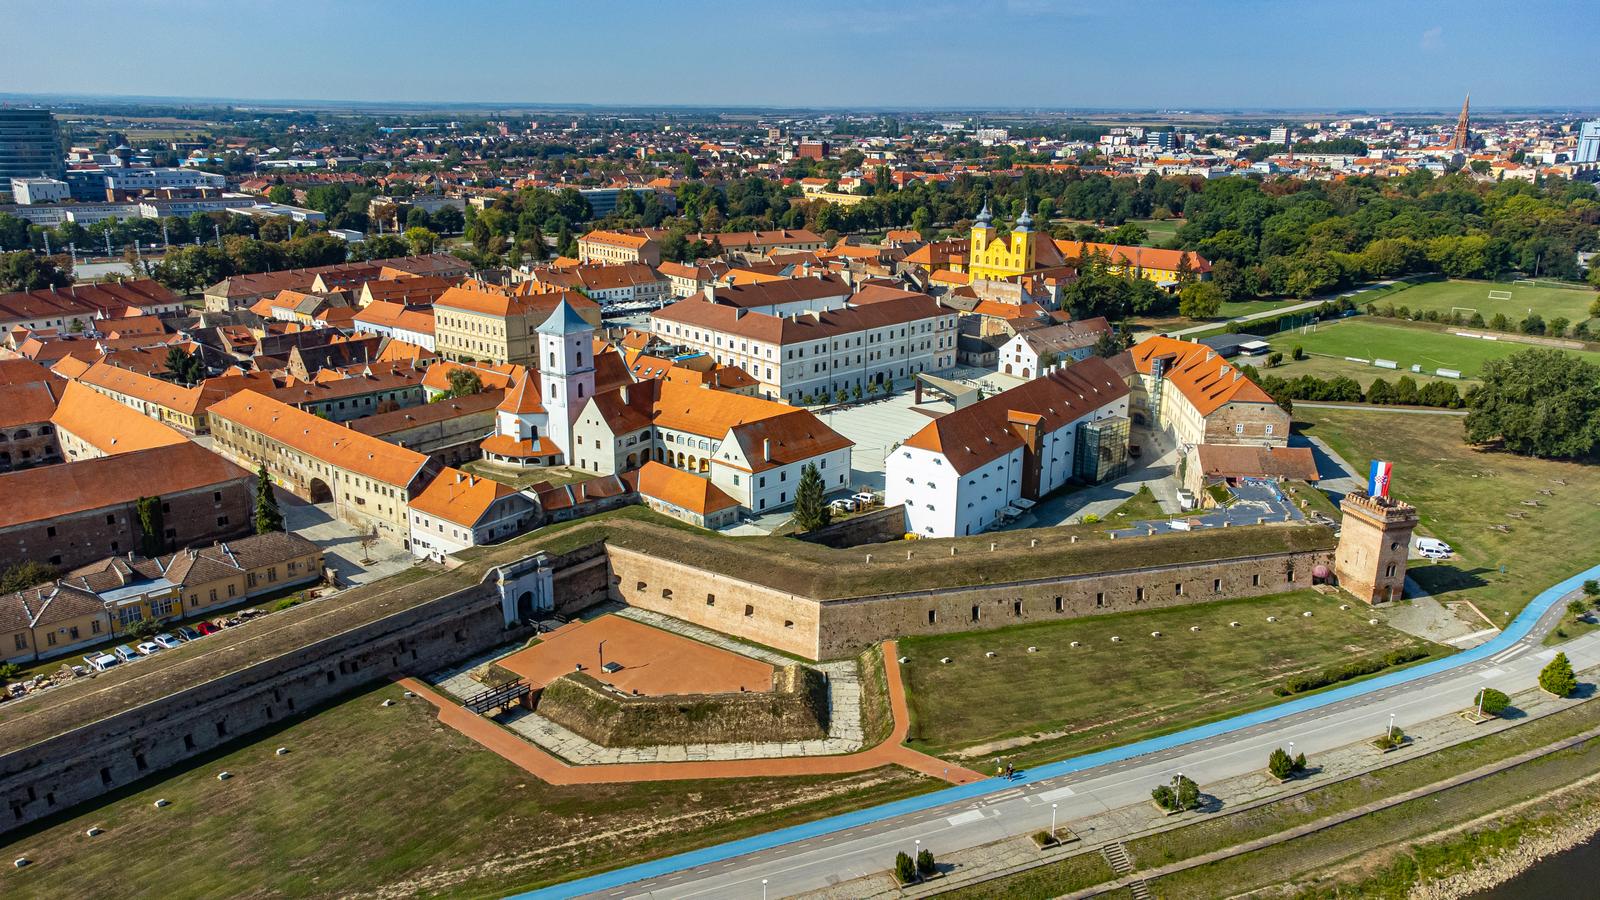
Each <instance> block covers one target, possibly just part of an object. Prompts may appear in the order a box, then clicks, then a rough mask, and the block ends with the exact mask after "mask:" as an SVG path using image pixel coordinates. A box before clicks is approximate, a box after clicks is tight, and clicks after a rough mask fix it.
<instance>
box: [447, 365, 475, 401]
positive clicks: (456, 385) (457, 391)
mask: <svg viewBox="0 0 1600 900" xmlns="http://www.w3.org/2000/svg"><path fill="white" fill-rule="evenodd" d="M445 377H446V378H447V379H448V380H449V382H450V390H449V391H447V392H446V395H447V396H450V397H467V396H470V395H472V394H476V393H478V392H479V391H482V390H483V379H481V378H479V377H478V373H477V372H474V371H472V370H471V369H459V368H458V369H451V370H450V373H449V374H448V375H446V376H445Z"/></svg>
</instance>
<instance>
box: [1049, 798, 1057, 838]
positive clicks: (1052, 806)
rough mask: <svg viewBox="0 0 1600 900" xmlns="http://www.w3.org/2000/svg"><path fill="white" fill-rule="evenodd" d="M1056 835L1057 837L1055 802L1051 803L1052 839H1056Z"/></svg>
mask: <svg viewBox="0 0 1600 900" xmlns="http://www.w3.org/2000/svg"><path fill="white" fill-rule="evenodd" d="M1055 837H1056V805H1055V804H1054V803H1052V804H1050V839H1051V840H1055Z"/></svg>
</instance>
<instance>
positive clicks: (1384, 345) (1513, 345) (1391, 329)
mask: <svg viewBox="0 0 1600 900" xmlns="http://www.w3.org/2000/svg"><path fill="white" fill-rule="evenodd" d="M1410 293H1411V292H1410V291H1404V292H1402V293H1400V294H1396V295H1395V296H1396V297H1403V296H1408V295H1409V294H1410ZM1268 341H1269V342H1270V343H1271V344H1272V349H1274V350H1278V351H1282V352H1283V354H1284V356H1286V357H1287V356H1289V355H1290V353H1291V352H1292V351H1293V350H1294V347H1295V346H1296V345H1299V346H1301V347H1304V348H1305V350H1306V352H1307V353H1312V354H1318V355H1321V356H1331V357H1335V358H1340V359H1342V358H1344V357H1354V358H1357V359H1366V360H1372V359H1387V360H1393V361H1394V362H1396V363H1398V364H1399V368H1398V370H1397V371H1396V372H1395V374H1396V375H1399V374H1405V373H1408V372H1409V371H1410V369H1411V366H1413V365H1420V366H1422V371H1423V372H1424V373H1426V374H1430V375H1431V374H1433V373H1434V370H1436V369H1455V370H1456V371H1458V372H1460V373H1461V374H1462V376H1463V377H1465V378H1476V377H1477V376H1478V374H1479V372H1480V371H1481V370H1482V369H1483V364H1484V363H1486V362H1488V361H1489V360H1491V359H1499V358H1500V357H1502V356H1510V355H1511V354H1513V353H1516V352H1517V351H1519V350H1526V349H1528V347H1529V346H1530V345H1529V344H1523V343H1518V342H1515V341H1507V340H1498V341H1486V340H1483V339H1481V338H1469V337H1461V336H1460V335H1455V334H1451V333H1449V332H1447V331H1435V330H1432V329H1429V328H1422V327H1413V326H1409V325H1405V324H1402V323H1400V322H1396V321H1394V320H1388V319H1378V318H1365V317H1358V318H1353V319H1345V320H1343V321H1339V322H1333V323H1323V324H1322V325H1320V326H1318V327H1317V329H1316V330H1315V331H1309V332H1306V333H1304V334H1301V333H1300V332H1298V331H1293V332H1282V333H1279V334H1276V335H1273V336H1272V337H1270V338H1268ZM1566 352H1569V353H1572V354H1574V355H1576V356H1582V357H1586V358H1588V359H1589V360H1590V361H1591V362H1597V363H1600V353H1589V352H1584V351H1566ZM1356 365H1360V364H1356ZM1363 368H1370V367H1367V366H1363ZM1379 371H1381V370H1379Z"/></svg>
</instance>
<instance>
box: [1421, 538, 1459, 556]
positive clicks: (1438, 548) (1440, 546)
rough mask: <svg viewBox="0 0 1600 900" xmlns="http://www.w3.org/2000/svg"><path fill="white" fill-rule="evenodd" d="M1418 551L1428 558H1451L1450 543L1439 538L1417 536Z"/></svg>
mask: <svg viewBox="0 0 1600 900" xmlns="http://www.w3.org/2000/svg"><path fill="white" fill-rule="evenodd" d="M1417 552H1418V553H1420V554H1422V555H1423V556H1424V557H1426V558H1428V559H1449V558H1450V554H1451V552H1452V551H1451V550H1450V545H1449V544H1446V543H1445V542H1444V541H1441V540H1439V539H1438V538H1429V537H1419V538H1417Z"/></svg>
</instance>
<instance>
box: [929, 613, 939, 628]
mask: <svg viewBox="0 0 1600 900" xmlns="http://www.w3.org/2000/svg"><path fill="white" fill-rule="evenodd" d="M938 621H939V614H938V612H936V611H935V610H931V609H930V610H928V624H929V625H934V624H937V623H938Z"/></svg>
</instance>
